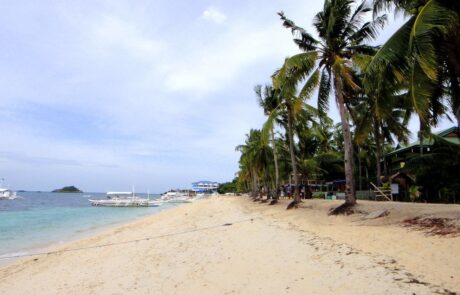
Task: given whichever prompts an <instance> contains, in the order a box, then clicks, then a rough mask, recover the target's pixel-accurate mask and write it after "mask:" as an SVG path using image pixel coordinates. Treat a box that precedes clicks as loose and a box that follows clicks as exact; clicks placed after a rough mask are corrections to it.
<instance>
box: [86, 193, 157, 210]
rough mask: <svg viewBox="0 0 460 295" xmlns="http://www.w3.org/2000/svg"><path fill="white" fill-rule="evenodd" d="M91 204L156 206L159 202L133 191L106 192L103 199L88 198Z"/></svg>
mask: <svg viewBox="0 0 460 295" xmlns="http://www.w3.org/2000/svg"><path fill="white" fill-rule="evenodd" d="M89 201H90V202H91V205H93V206H104V207H157V206H160V205H161V203H160V202H158V201H156V200H150V198H147V199H146V198H140V197H138V196H136V195H135V194H134V192H108V193H107V198H106V199H105V200H92V199H89Z"/></svg>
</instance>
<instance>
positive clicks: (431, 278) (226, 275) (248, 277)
mask: <svg viewBox="0 0 460 295" xmlns="http://www.w3.org/2000/svg"><path fill="white" fill-rule="evenodd" d="M287 202H288V200H281V202H280V204H278V205H275V206H268V205H267V204H259V203H255V202H252V201H251V200H250V199H248V198H243V197H227V196H225V197H223V196H222V197H212V198H209V199H205V200H200V201H197V202H195V203H192V204H184V205H182V206H177V207H172V208H169V209H171V210H169V209H167V210H164V211H161V212H158V213H157V214H152V215H150V216H146V217H141V218H139V220H135V221H131V222H129V223H127V224H123V225H120V226H114V227H113V228H110V229H106V230H104V231H103V232H101V233H99V234H97V235H93V236H91V237H88V238H85V239H81V240H78V241H74V242H70V243H67V244H66V245H61V247H59V249H61V250H62V249H72V248H84V247H86V248H87V250H81V251H80V250H79V251H71V252H58V253H55V254H51V255H44V256H37V257H35V258H34V257H32V258H23V259H20V260H17V261H15V262H13V263H11V264H8V265H7V266H0V278H1V280H0V289H1V290H5V291H6V292H7V293H8V294H27V292H30V291H31V290H32V289H30V287H29V286H30V285H33V286H35V288H34V289H33V291H34V292H33V293H34V294H113V293H114V292H115V291H118V292H119V293H123V294H127V293H135V294H152V293H155V294H171V293H175V294H232V293H234V294H305V292H306V291H308V292H309V293H310V294H324V293H331V292H334V293H338V294H347V293H348V294H349V293H354V294H395V293H397V294H412V293H416V294H430V293H433V292H440V293H441V294H444V293H447V291H449V292H459V291H460V280H459V278H460V268H459V267H458V266H460V260H459V258H458V257H456V255H455V253H456V250H455V249H458V248H459V247H460V237H438V236H427V235H425V234H424V233H423V232H420V231H415V230H412V229H409V228H404V227H402V226H400V225H399V221H398V220H399V219H401V218H402V217H403V216H406V214H405V212H406V211H407V210H410V211H414V210H415V211H416V212H413V213H411V214H412V215H417V214H426V213H427V212H431V213H432V214H433V215H434V216H458V217H460V207H458V206H457V207H455V206H454V207H453V208H451V207H449V206H443V205H441V206H430V205H428V206H425V204H416V206H411V204H407V205H406V204H404V205H402V206H401V204H398V203H375V202H360V204H359V206H358V208H359V209H360V210H361V211H363V212H364V211H366V210H371V211H372V210H374V209H375V208H377V207H378V208H389V210H390V214H389V215H388V216H386V217H384V218H379V219H373V220H363V213H359V214H354V215H351V216H338V217H330V216H327V215H326V213H327V208H329V207H331V206H334V205H335V204H336V203H340V202H334V201H318V200H307V201H305V202H303V203H302V206H301V208H299V209H296V210H289V211H286V210H284V208H285V205H286V204H287ZM433 208H434V209H433ZM401 214H402V215H401ZM446 214H447V215H446ZM409 217H410V214H409ZM145 238H148V239H145ZM104 244H106V245H108V244H111V245H110V246H107V247H100V248H99V247H98V245H99V246H100V245H104ZM390 246H391V247H390ZM410 249H412V252H409V250H410ZM446 249H447V250H446ZM448 249H450V251H448ZM426 265H431V268H430V269H429V268H427V267H426ZM122 274H123V275H122ZM451 276H452V278H451ZM56 277H58V278H59V279H58V280H56ZM25 282H27V284H25ZM50 290H51V291H50Z"/></svg>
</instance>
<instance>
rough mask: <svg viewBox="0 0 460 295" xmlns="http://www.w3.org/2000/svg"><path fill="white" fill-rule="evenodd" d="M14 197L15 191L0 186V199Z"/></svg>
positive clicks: (12, 198)
mask: <svg viewBox="0 0 460 295" xmlns="http://www.w3.org/2000/svg"><path fill="white" fill-rule="evenodd" d="M16 198H17V196H16V192H13V191H12V190H10V189H7V188H0V200H14V199H16Z"/></svg>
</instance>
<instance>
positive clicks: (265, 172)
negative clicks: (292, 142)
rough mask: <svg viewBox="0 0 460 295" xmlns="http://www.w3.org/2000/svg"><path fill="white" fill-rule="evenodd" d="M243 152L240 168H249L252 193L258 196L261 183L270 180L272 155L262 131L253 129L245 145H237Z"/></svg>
mask: <svg viewBox="0 0 460 295" xmlns="http://www.w3.org/2000/svg"><path fill="white" fill-rule="evenodd" d="M236 150H237V151H240V152H241V157H240V168H245V169H246V170H247V172H246V173H243V175H244V174H246V175H249V177H250V178H251V182H252V195H253V197H256V196H257V195H258V193H259V185H260V184H261V183H262V184H266V183H267V182H268V181H269V167H270V159H271V157H272V154H271V153H272V151H271V148H270V147H269V146H268V145H267V144H266V142H265V141H264V140H262V137H261V131H260V130H256V129H251V130H250V132H249V134H247V135H246V140H245V143H244V144H243V145H239V146H237V147H236Z"/></svg>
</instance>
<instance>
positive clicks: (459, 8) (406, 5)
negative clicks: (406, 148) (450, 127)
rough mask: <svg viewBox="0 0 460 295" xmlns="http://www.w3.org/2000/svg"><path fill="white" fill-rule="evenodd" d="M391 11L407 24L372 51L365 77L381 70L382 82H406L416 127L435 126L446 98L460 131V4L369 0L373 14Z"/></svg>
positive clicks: (441, 0) (431, 0) (430, 0)
mask: <svg viewBox="0 0 460 295" xmlns="http://www.w3.org/2000/svg"><path fill="white" fill-rule="evenodd" d="M391 8H395V9H396V10H399V11H403V12H404V13H405V14H406V16H408V19H407V21H406V22H405V23H404V24H403V25H402V26H401V28H399V30H398V31H396V32H395V33H394V34H393V35H392V36H391V37H390V38H389V39H388V41H387V42H386V43H385V44H384V45H383V46H382V48H381V49H380V50H379V51H378V52H377V54H376V55H375V57H374V59H373V61H372V62H371V64H370V66H369V69H368V71H367V72H368V75H369V76H373V75H374V74H375V73H376V72H378V71H380V70H381V69H382V68H386V69H390V70H391V71H390V72H389V74H388V75H387V76H386V78H387V79H392V80H401V79H406V80H408V81H409V85H408V86H409V87H408V89H409V96H408V97H409V99H410V101H411V103H412V105H413V107H414V109H415V111H416V112H417V113H418V115H419V116H420V120H421V126H428V125H431V124H436V120H437V117H438V116H439V115H440V114H443V113H444V104H443V98H444V97H447V98H448V99H449V104H450V108H451V110H452V112H453V113H454V115H455V116H456V119H457V126H458V128H459V130H460V51H459V50H458V48H459V47H460V2H459V1H452V0H374V12H375V15H378V13H380V12H381V11H383V10H385V9H391ZM420 134H421V133H420Z"/></svg>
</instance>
